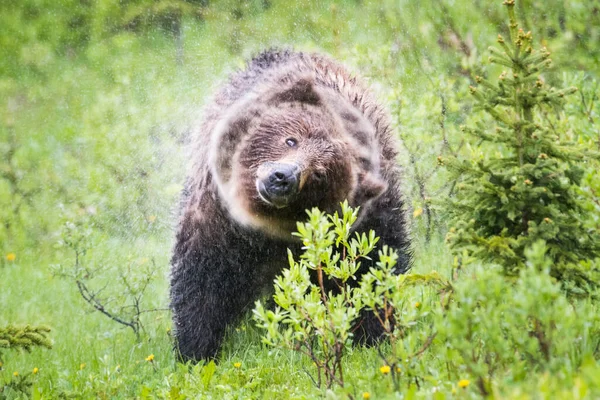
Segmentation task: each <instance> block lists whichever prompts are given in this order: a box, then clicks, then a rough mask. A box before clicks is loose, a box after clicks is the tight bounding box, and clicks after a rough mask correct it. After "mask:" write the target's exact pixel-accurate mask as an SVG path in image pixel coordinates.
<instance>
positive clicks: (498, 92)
mask: <svg viewBox="0 0 600 400" xmlns="http://www.w3.org/2000/svg"><path fill="white" fill-rule="evenodd" d="M504 4H505V5H506V8H507V10H508V15H509V28H510V38H509V39H508V40H505V39H504V38H503V37H502V36H500V35H499V36H498V43H499V45H500V49H498V48H496V47H490V52H491V54H492V55H491V57H490V62H491V63H494V64H497V65H500V66H503V67H506V68H508V70H505V71H503V72H502V73H501V74H500V76H499V77H498V80H497V83H492V82H490V81H488V80H486V79H484V78H482V77H479V76H478V77H476V81H477V82H478V84H479V86H478V87H471V93H472V94H473V95H474V96H475V98H476V99H477V101H478V104H479V106H480V107H481V108H482V109H483V110H484V111H485V112H486V113H487V114H488V115H489V116H490V117H491V119H492V121H486V122H485V123H484V122H481V123H478V124H477V125H476V126H466V127H463V130H464V132H466V133H469V134H471V135H473V136H475V137H476V138H477V139H478V140H480V141H481V142H482V143H483V144H485V145H486V146H487V147H482V150H481V153H479V154H477V155H476V156H475V159H473V160H464V161H459V160H457V159H456V158H453V157H448V158H442V157H440V158H439V161H440V162H441V163H442V164H445V165H447V166H448V168H449V169H450V170H452V171H453V172H455V173H456V174H457V175H459V176H460V182H459V183H458V185H457V192H456V196H455V198H454V199H453V201H451V204H449V207H448V213H449V214H450V216H451V221H452V226H453V227H452V228H451V229H450V233H449V234H448V236H447V240H448V242H449V244H450V247H451V249H452V250H453V251H454V252H455V253H456V254H457V255H461V256H462V255H466V256H467V257H466V258H473V259H478V260H483V261H486V262H492V263H497V264H500V265H502V266H503V268H504V272H505V273H506V274H508V275H518V274H519V272H520V271H521V270H522V269H523V268H524V266H525V259H526V257H525V250H526V249H527V248H528V247H530V246H531V245H533V244H534V243H536V242H537V241H539V240H544V241H545V242H546V245H547V248H548V256H549V257H550V259H551V260H552V263H551V266H550V273H551V274H552V275H553V276H554V277H556V278H558V279H559V280H561V281H562V282H564V285H565V286H567V287H570V288H571V289H573V290H574V291H577V292H580V293H581V292H590V291H591V290H593V288H595V287H597V286H598V285H599V283H600V271H599V270H598V268H597V266H594V261H593V260H594V259H596V258H598V257H600V234H599V232H598V231H597V230H594V229H589V228H587V227H586V226H585V220H586V219H587V218H588V213H589V211H588V210H586V209H585V207H584V206H585V202H583V201H582V200H581V191H580V188H579V187H580V185H581V182H582V177H583V173H584V170H583V168H582V165H583V163H584V162H586V160H589V161H591V160H592V159H593V158H595V157H597V156H598V154H597V153H595V152H594V151H593V150H591V149H588V148H585V147H582V146H580V145H577V144H575V143H574V142H572V141H570V140H569V139H568V137H569V135H568V134H567V132H561V131H559V130H557V126H558V125H555V124H553V123H552V118H555V119H557V118H560V115H561V113H562V107H563V98H564V97H565V96H567V95H569V94H571V93H573V92H575V91H576V88H574V87H571V88H567V89H561V90H557V89H555V88H552V87H549V86H548V85H547V84H546V82H545V80H544V78H543V76H542V75H541V73H542V72H543V71H545V70H546V69H548V67H549V66H550V64H551V60H550V58H549V57H550V53H549V52H548V51H547V50H546V49H545V48H543V49H541V50H537V51H536V50H534V49H533V47H532V46H533V43H534V42H533V38H532V35H531V33H530V32H528V33H525V32H524V31H523V30H521V29H519V28H518V24H517V22H516V18H515V11H514V6H515V3H514V0H506V1H505V2H504ZM547 110H553V111H554V115H552V114H551V113H547V112H546V111H547ZM466 258H465V259H466Z"/></svg>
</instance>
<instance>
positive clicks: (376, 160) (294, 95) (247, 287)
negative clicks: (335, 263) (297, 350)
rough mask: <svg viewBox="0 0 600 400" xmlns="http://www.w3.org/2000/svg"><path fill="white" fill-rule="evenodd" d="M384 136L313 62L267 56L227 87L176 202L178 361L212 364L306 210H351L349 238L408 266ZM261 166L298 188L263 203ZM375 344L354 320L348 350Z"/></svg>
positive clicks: (355, 92) (361, 103)
mask: <svg viewBox="0 0 600 400" xmlns="http://www.w3.org/2000/svg"><path fill="white" fill-rule="evenodd" d="M394 136H395V135H394V134H393V132H392V131H391V129H390V123H389V119H388V117H387V115H386V113H385V111H384V109H383V107H382V106H381V105H379V104H378V103H377V102H376V101H375V100H374V98H373V97H372V95H371V94H370V93H369V91H368V90H367V88H366V86H365V85H363V84H362V83H360V82H359V81H358V80H357V79H356V78H355V77H353V76H351V75H350V74H349V73H348V72H347V71H346V69H344V68H343V67H342V66H340V65H339V64H337V63H336V62H334V61H333V60H331V59H329V58H327V57H324V56H322V55H318V54H308V53H296V52H290V51H267V52H264V53H262V54H260V55H258V56H257V57H255V58H254V59H253V60H251V61H250V62H249V63H248V65H247V67H246V69H245V70H243V71H240V72H238V73H236V74H234V75H233V76H232V77H231V78H230V80H229V81H228V82H227V83H226V84H225V85H224V87H223V88H222V89H221V90H220V91H219V92H218V93H217V94H216V96H215V98H214V99H213V101H212V102H211V103H210V104H209V105H208V107H207V108H206V109H205V112H204V122H203V123H202V124H201V125H200V127H199V129H198V130H197V132H196V133H195V137H194V145H193V155H192V166H191V171H190V174H189V176H188V180H187V183H186V188H185V190H184V193H183V196H182V208H181V216H180V221H179V226H178V232H177V237H176V244H175V248H174V253H173V258H172V273H171V308H172V310H173V318H174V324H175V337H176V341H177V347H178V349H179V352H180V354H181V357H182V359H184V360H200V359H206V358H212V357H215V356H216V355H217V352H218V350H219V348H220V346H221V342H222V340H223V336H224V334H225V330H226V328H227V326H229V325H230V324H232V323H234V322H235V321H236V319H237V318H238V317H240V315H242V314H243V312H244V311H245V310H246V309H247V308H248V306H250V305H251V304H252V303H253V301H254V300H256V299H257V297H259V296H260V295H261V294H262V293H264V291H265V290H267V289H269V288H271V289H272V283H273V279H274V277H275V275H276V274H277V273H279V272H280V271H281V270H282V269H283V268H285V267H286V266H287V256H286V249H288V248H290V249H291V250H292V251H293V252H294V254H295V255H298V254H299V253H300V251H301V249H300V244H299V243H298V241H297V239H294V237H293V236H292V235H291V232H292V231H294V230H295V222H296V221H297V220H303V219H305V218H306V213H305V210H306V209H309V208H312V207H315V206H316V207H319V208H320V209H322V210H325V211H328V212H332V211H335V210H337V209H338V207H339V203H340V202H341V201H343V200H344V199H348V201H349V202H350V204H351V205H352V206H361V210H360V214H359V221H358V223H357V225H356V228H355V229H356V230H357V231H359V232H363V231H364V232H366V231H368V230H370V229H374V230H375V231H376V233H377V235H379V236H380V238H381V240H380V242H379V245H380V246H381V245H388V246H390V247H392V248H395V249H396V250H398V252H399V253H400V256H401V257H400V261H399V265H398V269H397V272H398V273H402V272H404V271H405V270H406V269H407V268H408V265H409V254H408V246H409V241H408V236H407V232H406V222H405V220H404V215H403V212H402V199H401V195H400V175H399V168H398V166H397V164H396V156H397V149H396V144H395V139H394ZM273 165H275V166H278V165H284V166H290V165H291V166H293V168H297V169H298V171H299V172H298V177H297V180H298V182H296V181H294V183H295V184H296V186H297V187H295V188H294V190H292V191H291V192H290V193H289V194H288V193H286V195H285V196H280V197H277V198H267V197H268V196H267V195H268V193H267V195H265V193H263V194H262V195H261V192H260V188H261V185H263V183H264V182H266V181H268V179H269V176H271V175H272V168H273V167H272V166H273ZM263 186H264V185H263ZM363 267H364V269H365V270H366V269H368V267H369V266H368V265H364V266H363ZM360 273H364V271H359V275H360ZM380 334H381V328H380V327H379V326H378V324H377V323H375V322H374V316H373V315H368V314H365V315H363V318H362V319H361V321H360V322H359V323H358V324H357V327H356V331H355V340H356V341H358V342H366V343H373V342H374V341H376V340H377V338H378V337H379V335H380Z"/></svg>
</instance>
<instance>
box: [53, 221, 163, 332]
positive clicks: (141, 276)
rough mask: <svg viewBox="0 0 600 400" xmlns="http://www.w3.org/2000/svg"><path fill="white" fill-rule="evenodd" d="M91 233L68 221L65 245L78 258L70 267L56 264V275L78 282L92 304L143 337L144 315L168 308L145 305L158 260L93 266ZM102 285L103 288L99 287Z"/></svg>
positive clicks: (64, 238)
mask: <svg viewBox="0 0 600 400" xmlns="http://www.w3.org/2000/svg"><path fill="white" fill-rule="evenodd" d="M90 235H91V230H90V229H87V228H86V227H85V226H83V225H81V226H80V225H76V224H74V223H71V222H68V223H66V224H65V227H64V230H63V235H62V242H61V244H62V245H64V246H65V247H66V248H68V249H69V250H71V251H72V252H73V255H74V260H73V263H72V264H71V265H68V266H65V265H60V264H59V265H55V266H54V268H53V269H54V274H55V275H57V276H60V277H63V278H66V279H68V280H70V281H72V282H73V283H75V285H76V286H77V290H78V291H79V294H80V295H81V297H82V298H83V300H85V302H86V303H87V304H88V305H90V306H91V307H92V308H93V309H94V310H96V311H98V312H100V313H101V314H103V315H104V316H106V317H107V318H109V319H111V320H112V321H114V322H116V323H118V324H121V325H123V326H126V327H128V328H130V329H131V330H132V331H133V333H134V334H135V335H136V337H137V339H138V340H139V339H140V334H141V331H143V329H144V326H143V325H142V320H141V316H142V315H143V314H145V313H149V312H156V311H165V310H166V309H157V308H147V307H146V306H145V305H144V303H145V298H146V297H147V295H148V292H149V289H150V286H151V283H152V282H153V280H154V278H155V277H156V273H157V271H158V267H157V266H156V264H155V262H154V260H148V259H141V260H133V261H130V262H129V263H128V264H127V266H126V268H115V267H108V266H106V265H104V264H101V265H99V266H90V265H89V264H88V262H86V261H87V260H86V255H87V253H88V251H89V250H90V249H91V240H90ZM102 282H103V283H102ZM101 284H102V287H100V288H97V287H98V286H100V285H101Z"/></svg>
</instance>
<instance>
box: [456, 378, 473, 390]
mask: <svg viewBox="0 0 600 400" xmlns="http://www.w3.org/2000/svg"><path fill="white" fill-rule="evenodd" d="M470 383H471V381H470V380H468V379H461V380H460V381H458V387H460V388H463V389H464V388H466V387H467V386H469V384H470Z"/></svg>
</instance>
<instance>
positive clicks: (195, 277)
mask: <svg viewBox="0 0 600 400" xmlns="http://www.w3.org/2000/svg"><path fill="white" fill-rule="evenodd" d="M195 252H198V253H199V254H194V253H195ZM248 261H249V260H248V259H247V256H246V257H244V256H243V255H242V254H239V252H237V251H235V250H233V251H229V252H219V253H218V254H217V253H213V252H211V251H210V250H208V251H203V249H199V250H196V251H194V250H191V251H188V252H186V255H185V256H184V257H183V258H180V259H178V260H173V270H172V275H171V309H172V311H173V320H174V323H175V339H176V347H177V349H178V350H179V354H180V358H181V359H182V360H183V361H188V360H191V361H200V360H203V359H210V358H215V357H216V356H217V353H218V351H219V349H220V347H221V343H222V341H223V337H224V335H225V330H226V328H227V326H228V325H229V324H231V323H233V322H235V320H237V319H238V318H239V317H240V316H241V315H242V314H243V312H244V310H245V309H246V307H247V306H248V305H249V304H251V302H252V301H253V300H254V299H255V298H256V296H257V295H258V292H259V289H258V288H256V287H253V284H252V283H253V281H254V277H253V276H254V268H255V266H253V265H251V264H252V263H251V262H248Z"/></svg>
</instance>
